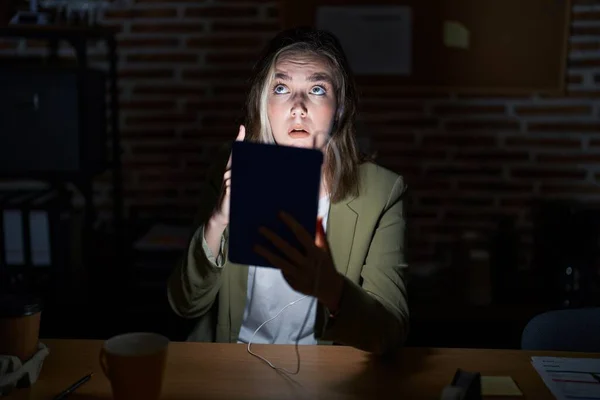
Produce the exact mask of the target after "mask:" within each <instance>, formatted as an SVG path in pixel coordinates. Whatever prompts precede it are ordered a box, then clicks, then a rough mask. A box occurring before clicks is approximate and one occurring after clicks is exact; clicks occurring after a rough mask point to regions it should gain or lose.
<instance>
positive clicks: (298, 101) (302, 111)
mask: <svg viewBox="0 0 600 400" xmlns="http://www.w3.org/2000/svg"><path fill="white" fill-rule="evenodd" d="M307 111H308V110H307V108H306V102H305V101H304V99H302V98H295V99H294V102H293V103H292V109H291V113H292V117H297V116H301V117H305V116H306V113H307Z"/></svg>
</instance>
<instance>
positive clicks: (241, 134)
mask: <svg viewBox="0 0 600 400" xmlns="http://www.w3.org/2000/svg"><path fill="white" fill-rule="evenodd" d="M245 137H246V127H245V126H244V125H240V132H239V133H238V135H237V138H236V140H238V141H243V140H244V138H245Z"/></svg>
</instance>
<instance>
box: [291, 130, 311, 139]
mask: <svg viewBox="0 0 600 400" xmlns="http://www.w3.org/2000/svg"><path fill="white" fill-rule="evenodd" d="M289 135H290V137H292V138H293V139H302V138H307V137H308V136H310V133H308V132H307V131H306V130H305V129H304V128H294V129H292V130H290V131H289Z"/></svg>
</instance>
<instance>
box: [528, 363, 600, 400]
mask: <svg viewBox="0 0 600 400" xmlns="http://www.w3.org/2000/svg"><path fill="white" fill-rule="evenodd" d="M531 363H532V364H533V367H534V368H535V369H536V371H537V372H538V374H540V377H541V378H542V380H543V381H544V383H545V384H546V386H548V389H550V391H551V392H552V394H553V395H554V397H556V398H557V399H558V400H571V399H576V398H581V399H600V359H597V358H564V357H531Z"/></svg>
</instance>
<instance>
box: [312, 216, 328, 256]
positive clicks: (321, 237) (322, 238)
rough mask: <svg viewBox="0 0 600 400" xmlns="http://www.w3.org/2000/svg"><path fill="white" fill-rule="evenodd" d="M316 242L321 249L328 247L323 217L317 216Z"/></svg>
mask: <svg viewBox="0 0 600 400" xmlns="http://www.w3.org/2000/svg"><path fill="white" fill-rule="evenodd" d="M315 244H316V245H317V247H319V248H321V249H327V248H328V247H329V246H328V244H327V235H325V229H324V228H323V218H322V217H318V218H317V234H316V235H315Z"/></svg>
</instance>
